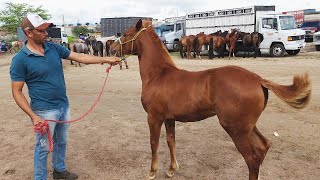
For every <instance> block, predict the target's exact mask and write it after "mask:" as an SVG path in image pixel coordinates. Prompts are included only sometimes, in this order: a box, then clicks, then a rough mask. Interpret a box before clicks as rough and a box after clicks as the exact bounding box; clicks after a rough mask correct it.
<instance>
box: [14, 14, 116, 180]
mask: <svg viewBox="0 0 320 180" xmlns="http://www.w3.org/2000/svg"><path fill="white" fill-rule="evenodd" d="M49 26H52V23H48V22H45V21H44V20H43V19H42V18H41V17H40V16H39V15H37V14H29V15H27V16H26V17H24V18H23V20H22V23H21V27H22V29H23V31H24V33H25V34H26V36H27V40H26V41H25V42H24V45H23V48H22V50H20V51H19V52H18V54H17V55H16V56H15V57H13V59H12V63H11V66H10V77H11V86H12V95H13V98H14V100H15V101H16V103H17V105H18V106H19V107H20V108H21V109H22V110H23V111H24V112H25V113H26V114H27V115H28V116H29V117H30V118H31V122H32V124H33V125H34V126H37V125H43V123H44V121H43V120H44V119H53V120H58V121H67V120H69V119H70V109H69V101H68V97H67V94H66V83H65V79H64V73H63V66H62V62H61V59H69V60H72V61H77V62H80V63H85V64H100V63H109V64H112V65H115V64H117V63H119V62H120V59H119V58H117V57H97V56H91V55H87V54H78V53H75V52H71V51H70V50H68V49H67V48H65V47H63V46H61V45H60V44H57V43H53V42H51V41H47V40H46V39H47V38H48V33H47V31H46V29H47V28H48V27H49ZM25 84H26V85H27V86H28V90H29V93H28V94H29V97H30V99H31V102H30V104H29V103H28V101H27V99H26V96H25V95H24V93H23V87H24V85H25ZM49 127H50V133H51V135H52V137H53V141H54V147H53V152H52V167H53V179H69V180H71V179H77V178H78V175H77V174H75V173H71V172H69V171H68V170H67V167H66V162H65V160H66V147H67V134H68V128H69V125H68V124H58V123H55V122H49ZM48 154H49V143H48V138H47V135H46V134H44V135H43V136H41V135H40V133H38V132H37V133H36V145H35V151H34V179H35V180H46V179H47V176H48V168H47V158H48Z"/></svg>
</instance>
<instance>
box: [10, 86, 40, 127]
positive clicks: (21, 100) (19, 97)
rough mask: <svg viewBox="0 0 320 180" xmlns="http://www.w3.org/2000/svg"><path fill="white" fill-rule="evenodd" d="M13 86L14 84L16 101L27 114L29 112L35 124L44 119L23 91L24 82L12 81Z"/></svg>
mask: <svg viewBox="0 0 320 180" xmlns="http://www.w3.org/2000/svg"><path fill="white" fill-rule="evenodd" d="M11 86H12V95H13V98H14V100H15V101H16V103H17V104H18V106H19V107H20V108H21V109H22V110H23V111H24V112H25V113H26V114H28V116H29V117H30V118H31V120H32V123H33V125H36V124H37V123H39V122H40V121H42V119H41V118H40V117H39V116H38V115H36V114H35V113H34V112H33V111H32V109H31V107H30V105H29V103H28V101H27V99H26V97H25V96H24V95H23V93H22V89H23V86H24V82H18V81H12V83H11Z"/></svg>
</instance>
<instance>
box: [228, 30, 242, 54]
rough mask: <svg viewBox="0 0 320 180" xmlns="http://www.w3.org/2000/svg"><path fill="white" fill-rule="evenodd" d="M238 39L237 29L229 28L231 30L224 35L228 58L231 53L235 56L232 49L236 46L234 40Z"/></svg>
mask: <svg viewBox="0 0 320 180" xmlns="http://www.w3.org/2000/svg"><path fill="white" fill-rule="evenodd" d="M238 39H239V31H238V30H237V29H231V32H230V33H229V34H228V35H227V36H226V44H227V45H228V48H229V59H230V57H231V55H232V56H233V57H235V54H234V50H235V48H236V42H237V40H238Z"/></svg>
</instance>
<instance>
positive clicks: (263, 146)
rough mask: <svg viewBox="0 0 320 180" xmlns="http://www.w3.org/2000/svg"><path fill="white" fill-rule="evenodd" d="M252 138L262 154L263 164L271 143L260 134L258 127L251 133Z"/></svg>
mask: <svg viewBox="0 0 320 180" xmlns="http://www.w3.org/2000/svg"><path fill="white" fill-rule="evenodd" d="M251 138H252V140H253V141H254V144H255V145H256V148H257V149H258V151H259V152H260V154H261V164H262V162H263V160H264V158H265V157H266V155H267V152H268V150H269V148H270V146H271V142H270V141H269V140H268V139H267V138H266V137H264V136H263V135H262V134H261V133H260V131H259V130H258V128H257V127H256V126H255V127H254V128H253V129H252V131H251Z"/></svg>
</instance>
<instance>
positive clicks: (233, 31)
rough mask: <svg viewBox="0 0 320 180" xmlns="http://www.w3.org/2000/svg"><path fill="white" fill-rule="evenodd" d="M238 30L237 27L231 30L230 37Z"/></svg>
mask: <svg viewBox="0 0 320 180" xmlns="http://www.w3.org/2000/svg"><path fill="white" fill-rule="evenodd" d="M236 32H237V30H236V29H232V30H231V33H230V37H232V36H233V35H234V34H235V33H236Z"/></svg>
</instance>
